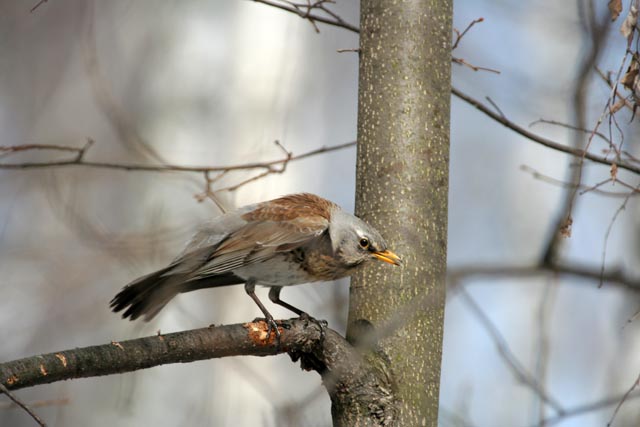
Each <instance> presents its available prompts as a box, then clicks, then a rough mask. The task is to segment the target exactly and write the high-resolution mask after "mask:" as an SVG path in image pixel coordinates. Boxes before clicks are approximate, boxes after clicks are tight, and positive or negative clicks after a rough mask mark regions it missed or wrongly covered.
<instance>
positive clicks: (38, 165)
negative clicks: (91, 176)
mask: <svg viewBox="0 0 640 427" xmlns="http://www.w3.org/2000/svg"><path fill="white" fill-rule="evenodd" d="M355 145H356V143H355V141H353V142H346V143H344V144H338V145H333V146H329V147H321V148H317V149H315V150H311V151H307V152H306V153H302V154H299V155H291V156H289V155H287V156H286V157H284V158H282V159H279V160H272V161H268V162H255V163H244V164H239V165H231V166H180V165H171V164H167V165H147V164H133V163H115V162H100V161H86V160H84V155H85V154H86V149H87V148H88V146H86V145H85V147H84V148H82V149H79V151H80V152H81V154H82V155H78V156H76V157H75V158H73V159H69V160H58V161H51V162H24V163H0V169H43V168H62V167H73V166H81V167H89V168H98V169H116V170H124V171H140V172H195V173H205V172H229V171H238V170H251V169H266V170H269V169H270V168H272V167H274V166H281V165H283V164H285V163H288V162H293V161H298V160H302V159H305V158H307V157H312V156H315V155H318V154H322V153H328V152H331V151H338V150H343V149H345V148H351V147H355Z"/></svg>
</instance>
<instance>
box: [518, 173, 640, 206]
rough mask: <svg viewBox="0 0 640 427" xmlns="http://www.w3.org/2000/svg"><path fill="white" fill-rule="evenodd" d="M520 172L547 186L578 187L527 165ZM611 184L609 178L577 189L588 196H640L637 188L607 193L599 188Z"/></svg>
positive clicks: (581, 185)
mask: <svg viewBox="0 0 640 427" xmlns="http://www.w3.org/2000/svg"><path fill="white" fill-rule="evenodd" d="M520 170H522V171H524V172H527V173H529V174H531V176H532V177H533V178H534V179H539V180H540V181H543V182H546V183H547V184H551V185H555V186H558V187H563V188H574V187H575V186H576V184H571V183H570V182H566V181H562V180H560V179H557V178H553V177H551V176H549V175H545V174H543V173H542V172H539V171H537V170H536V169H534V168H532V167H530V166H527V165H522V166H520ZM609 182H614V181H613V180H612V179H611V178H608V179H606V180H604V181H601V182H599V183H597V184H596V185H594V186H591V187H588V186H586V185H584V184H579V185H578V186H577V187H578V188H579V189H580V190H582V191H581V192H580V194H581V195H582V194H586V193H588V192H590V193H596V194H599V195H601V196H607V197H615V198H620V197H625V198H626V197H629V195H632V196H640V191H638V190H635V188H633V187H632V188H631V191H630V192H629V191H606V190H601V189H600V188H599V187H601V186H602V185H604V184H606V183H609ZM615 182H617V183H620V184H621V185H623V186H627V184H623V183H622V181H620V180H616V181H615Z"/></svg>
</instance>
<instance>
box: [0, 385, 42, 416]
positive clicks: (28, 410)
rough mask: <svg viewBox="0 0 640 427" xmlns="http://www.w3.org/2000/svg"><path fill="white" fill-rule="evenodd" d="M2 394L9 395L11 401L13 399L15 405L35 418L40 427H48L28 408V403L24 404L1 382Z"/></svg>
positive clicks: (0, 391)
mask: <svg viewBox="0 0 640 427" xmlns="http://www.w3.org/2000/svg"><path fill="white" fill-rule="evenodd" d="M0 393H4V394H6V395H7V397H8V398H9V399H11V400H12V401H13V403H15V404H16V405H18V406H19V407H21V408H22V409H24V411H25V412H26V413H27V414H29V416H30V417H31V418H33V419H34V420H35V422H36V423H38V425H40V426H41V427H47V424H46V423H45V422H44V421H42V419H41V418H40V417H39V416H38V415H37V414H36V413H35V412H33V411H32V410H31V408H29V406H27V404H26V403H24V402H22V401H21V400H20V399H18V398H17V397H16V396H15V395H14V394H13V393H11V391H9V389H8V388H7V387H6V386H5V385H4V384H2V383H1V382H0Z"/></svg>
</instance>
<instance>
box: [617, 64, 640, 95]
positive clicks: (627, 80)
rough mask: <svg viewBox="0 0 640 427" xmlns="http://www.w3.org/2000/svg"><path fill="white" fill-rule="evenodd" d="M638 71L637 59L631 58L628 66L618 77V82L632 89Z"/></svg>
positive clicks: (639, 67)
mask: <svg viewBox="0 0 640 427" xmlns="http://www.w3.org/2000/svg"><path fill="white" fill-rule="evenodd" d="M638 72H640V65H639V64H638V61H636V60H635V59H631V64H629V68H627V72H626V73H625V75H624V76H622V78H621V79H620V83H622V85H623V86H624V87H626V88H627V89H629V90H633V86H634V83H635V81H636V79H637V78H638Z"/></svg>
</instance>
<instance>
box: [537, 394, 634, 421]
mask: <svg viewBox="0 0 640 427" xmlns="http://www.w3.org/2000/svg"><path fill="white" fill-rule="evenodd" d="M638 397H640V393H638V392H635V393H628V392H627V393H625V394H623V395H620V396H613V397H607V398H604V399H600V400H596V401H595V402H591V403H585V404H583V405H578V406H574V407H573V408H567V410H566V411H565V412H564V414H562V415H554V416H552V417H547V418H545V419H544V420H541V421H540V422H539V423H537V424H534V425H532V426H530V427H543V426H545V427H551V426H553V425H556V424H559V423H561V422H563V421H565V420H567V419H569V418H573V417H577V416H580V415H584V414H587V413H589V412H593V411H597V410H600V409H602V408H606V407H608V406H611V405H615V404H617V403H620V401H621V400H622V399H625V398H626V400H629V399H637V398H638Z"/></svg>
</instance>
